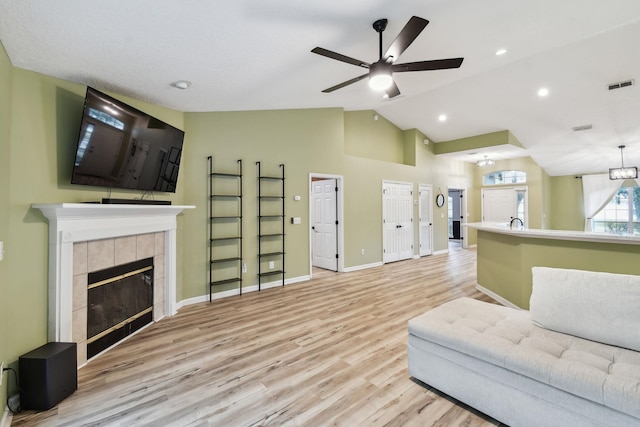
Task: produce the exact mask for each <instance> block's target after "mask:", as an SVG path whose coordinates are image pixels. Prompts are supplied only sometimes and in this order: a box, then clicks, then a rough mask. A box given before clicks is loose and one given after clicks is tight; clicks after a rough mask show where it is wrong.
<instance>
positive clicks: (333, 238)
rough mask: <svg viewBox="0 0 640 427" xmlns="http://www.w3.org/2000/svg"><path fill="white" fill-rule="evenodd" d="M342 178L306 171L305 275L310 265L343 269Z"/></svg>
mask: <svg viewBox="0 0 640 427" xmlns="http://www.w3.org/2000/svg"><path fill="white" fill-rule="evenodd" d="M342 185H343V178H342V176H340V175H326V174H317V173H311V174H309V194H310V197H309V224H310V227H309V260H310V267H309V276H310V277H312V276H313V269H314V268H321V269H323V270H326V271H334V272H338V271H344V259H343V258H344V257H343V256H342V254H343V253H344V239H343V237H342V236H343V235H344V229H343V225H342V224H343V221H342V218H343V209H342V206H343V189H342Z"/></svg>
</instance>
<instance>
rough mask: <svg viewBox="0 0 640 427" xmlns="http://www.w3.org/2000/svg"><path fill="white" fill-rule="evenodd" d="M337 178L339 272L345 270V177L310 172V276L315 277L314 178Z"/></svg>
mask: <svg viewBox="0 0 640 427" xmlns="http://www.w3.org/2000/svg"><path fill="white" fill-rule="evenodd" d="M314 178H319V179H335V180H336V186H337V187H338V194H336V206H337V210H338V212H337V220H338V227H337V233H338V235H337V236H336V238H337V239H338V272H340V273H341V272H344V177H343V176H342V175H331V174H326V173H313V172H311V173H309V188H308V191H309V193H308V194H309V221H308V226H309V248H308V249H309V278H311V277H313V258H312V253H311V250H312V247H313V230H312V229H311V224H313V216H312V215H313V197H312V194H313V187H312V183H313V179H314Z"/></svg>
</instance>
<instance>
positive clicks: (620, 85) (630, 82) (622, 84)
mask: <svg viewBox="0 0 640 427" xmlns="http://www.w3.org/2000/svg"><path fill="white" fill-rule="evenodd" d="M634 84H635V83H634V81H633V80H626V81H624V82H618V83H611V84H608V85H607V87H608V88H609V90H614V89H620V88H623V87H628V86H633V85H634Z"/></svg>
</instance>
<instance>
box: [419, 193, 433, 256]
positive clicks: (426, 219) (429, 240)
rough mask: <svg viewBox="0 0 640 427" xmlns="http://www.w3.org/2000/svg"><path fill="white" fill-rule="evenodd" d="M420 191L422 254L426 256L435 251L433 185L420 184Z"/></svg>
mask: <svg viewBox="0 0 640 427" xmlns="http://www.w3.org/2000/svg"><path fill="white" fill-rule="evenodd" d="M418 193H419V198H418V211H419V216H420V218H419V219H418V221H419V227H420V233H419V234H420V256H425V255H431V254H432V253H433V201H432V199H431V194H432V191H431V186H430V185H427V184H420V186H419V187H418Z"/></svg>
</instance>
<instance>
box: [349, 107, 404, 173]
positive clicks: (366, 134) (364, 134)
mask: <svg viewBox="0 0 640 427" xmlns="http://www.w3.org/2000/svg"><path fill="white" fill-rule="evenodd" d="M374 117H377V118H378V119H377V120H375V119H374ZM344 135H345V136H344V139H345V146H344V154H347V155H351V156H356V157H364V158H369V159H375V160H382V161H384V162H392V163H404V141H403V135H402V131H401V130H400V129H398V127H397V126H395V125H394V124H393V123H391V122H390V121H388V120H387V119H385V118H384V117H382V116H381V115H379V114H377V113H376V112H375V111H372V110H364V111H346V112H345V113H344Z"/></svg>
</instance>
